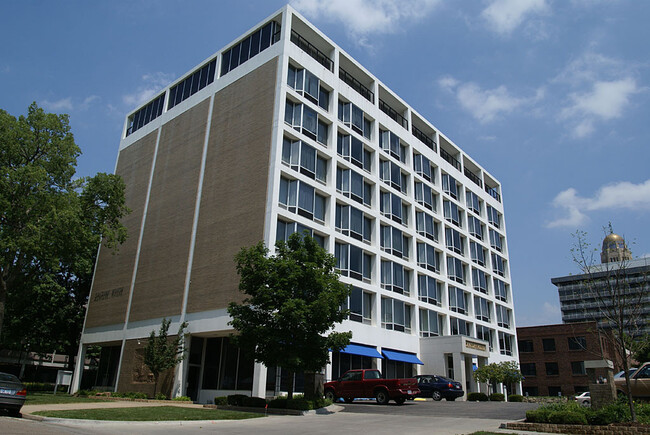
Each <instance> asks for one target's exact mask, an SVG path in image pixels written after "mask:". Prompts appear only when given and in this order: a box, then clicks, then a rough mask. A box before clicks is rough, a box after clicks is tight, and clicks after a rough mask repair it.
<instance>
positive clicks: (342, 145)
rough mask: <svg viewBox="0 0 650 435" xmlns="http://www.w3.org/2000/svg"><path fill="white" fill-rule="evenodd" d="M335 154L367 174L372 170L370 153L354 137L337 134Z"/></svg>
mask: <svg viewBox="0 0 650 435" xmlns="http://www.w3.org/2000/svg"><path fill="white" fill-rule="evenodd" d="M336 152H337V153H338V155H339V156H341V157H343V158H344V159H345V160H347V161H348V162H350V163H352V164H353V165H356V166H358V167H359V168H361V169H363V170H365V171H367V172H370V171H371V170H372V151H370V150H367V149H366V148H365V147H364V146H363V142H361V141H360V140H359V139H357V138H356V137H354V136H352V135H349V134H343V133H341V132H338V134H337V138H336Z"/></svg>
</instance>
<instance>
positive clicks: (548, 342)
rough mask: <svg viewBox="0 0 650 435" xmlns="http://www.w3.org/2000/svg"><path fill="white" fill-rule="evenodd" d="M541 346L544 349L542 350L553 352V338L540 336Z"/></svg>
mask: <svg viewBox="0 0 650 435" xmlns="http://www.w3.org/2000/svg"><path fill="white" fill-rule="evenodd" d="M542 348H543V349H544V352H555V339H554V338H542Z"/></svg>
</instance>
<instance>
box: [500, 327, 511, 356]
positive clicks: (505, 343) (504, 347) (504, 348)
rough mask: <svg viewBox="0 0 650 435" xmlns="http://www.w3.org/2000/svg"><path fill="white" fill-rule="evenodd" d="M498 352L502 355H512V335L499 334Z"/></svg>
mask: <svg viewBox="0 0 650 435" xmlns="http://www.w3.org/2000/svg"><path fill="white" fill-rule="evenodd" d="M499 352H501V354H502V355H512V335H510V334H506V333H505V332H499Z"/></svg>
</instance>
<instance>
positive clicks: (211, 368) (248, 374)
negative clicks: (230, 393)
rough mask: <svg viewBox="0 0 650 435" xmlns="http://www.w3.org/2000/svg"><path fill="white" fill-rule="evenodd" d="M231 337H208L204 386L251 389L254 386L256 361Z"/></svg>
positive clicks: (209, 388)
mask: <svg viewBox="0 0 650 435" xmlns="http://www.w3.org/2000/svg"><path fill="white" fill-rule="evenodd" d="M246 355H247V353H246V352H241V351H240V349H239V348H238V347H237V346H235V345H234V344H233V343H232V341H231V340H230V338H229V337H217V338H208V339H207V340H206V344H205V358H204V359H205V361H204V368H203V382H202V387H203V388H204V389H206V390H220V389H223V390H249V391H250V389H251V388H252V387H253V367H254V361H253V359H252V358H248V357H247V356H246Z"/></svg>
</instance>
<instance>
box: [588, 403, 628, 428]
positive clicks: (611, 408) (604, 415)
mask: <svg viewBox="0 0 650 435" xmlns="http://www.w3.org/2000/svg"><path fill="white" fill-rule="evenodd" d="M635 408H636V409H638V407H635ZM586 416H587V421H588V422H589V424H593V425H608V424H611V423H622V422H625V421H630V420H631V418H632V417H631V416H630V409H629V408H628V405H627V404H625V403H620V402H617V403H611V404H609V405H607V406H603V407H602V408H600V409H589V412H586Z"/></svg>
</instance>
